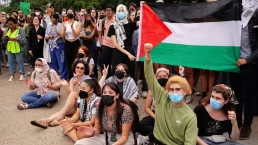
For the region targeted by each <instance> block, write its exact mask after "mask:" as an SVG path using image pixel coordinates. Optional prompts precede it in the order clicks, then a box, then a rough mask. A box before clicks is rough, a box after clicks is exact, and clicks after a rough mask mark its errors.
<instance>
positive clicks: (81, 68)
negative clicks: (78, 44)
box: [76, 66, 84, 70]
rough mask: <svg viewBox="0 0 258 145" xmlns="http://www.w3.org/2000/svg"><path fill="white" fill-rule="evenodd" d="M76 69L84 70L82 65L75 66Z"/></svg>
mask: <svg viewBox="0 0 258 145" xmlns="http://www.w3.org/2000/svg"><path fill="white" fill-rule="evenodd" d="M76 69H80V70H84V67H79V66H77V67H76Z"/></svg>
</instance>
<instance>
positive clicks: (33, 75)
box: [32, 69, 52, 83]
mask: <svg viewBox="0 0 258 145" xmlns="http://www.w3.org/2000/svg"><path fill="white" fill-rule="evenodd" d="M32 77H33V79H34V80H35V78H36V73H35V72H33V74H32ZM47 78H48V80H49V81H50V82H51V75H50V69H49V70H48V71H47ZM51 83H52V82H51Z"/></svg>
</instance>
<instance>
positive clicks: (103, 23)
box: [102, 17, 106, 36]
mask: <svg viewBox="0 0 258 145" xmlns="http://www.w3.org/2000/svg"><path fill="white" fill-rule="evenodd" d="M105 23H106V17H105V18H103V19H102V35H103V36H104V30H105Z"/></svg>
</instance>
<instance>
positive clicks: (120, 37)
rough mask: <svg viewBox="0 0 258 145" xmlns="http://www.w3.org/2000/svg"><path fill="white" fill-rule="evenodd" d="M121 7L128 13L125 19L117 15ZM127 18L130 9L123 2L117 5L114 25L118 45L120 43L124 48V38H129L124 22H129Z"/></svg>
mask: <svg viewBox="0 0 258 145" xmlns="http://www.w3.org/2000/svg"><path fill="white" fill-rule="evenodd" d="M121 7H122V8H123V9H124V12H125V14H126V17H125V18H124V19H123V20H119V19H118V16H117V14H118V12H119V9H120V8H121ZM127 18H128V10H127V8H126V6H125V5H122V4H120V5H118V6H117V7H116V22H115V23H114V24H113V25H114V28H115V31H116V39H117V43H118V45H120V46H121V47H123V48H124V40H126V39H127V38H126V33H125V29H124V24H127V23H128V19H127Z"/></svg>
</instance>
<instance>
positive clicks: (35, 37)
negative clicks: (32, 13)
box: [29, 17, 45, 64]
mask: <svg viewBox="0 0 258 145" xmlns="http://www.w3.org/2000/svg"><path fill="white" fill-rule="evenodd" d="M33 25H34V27H33V28H31V29H30V31H29V53H30V55H31V56H32V64H35V61H36V59H38V58H43V46H44V37H45V28H43V27H41V26H40V19H39V18H38V17H34V18H33Z"/></svg>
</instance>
